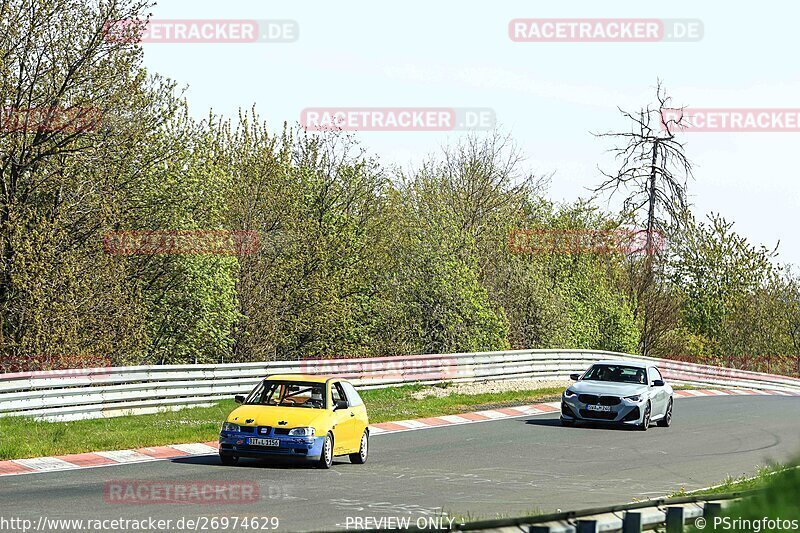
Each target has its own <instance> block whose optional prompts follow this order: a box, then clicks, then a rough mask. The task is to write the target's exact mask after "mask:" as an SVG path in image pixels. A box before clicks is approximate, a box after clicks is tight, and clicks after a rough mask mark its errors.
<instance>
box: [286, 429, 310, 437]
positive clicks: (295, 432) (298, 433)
mask: <svg viewBox="0 0 800 533" xmlns="http://www.w3.org/2000/svg"><path fill="white" fill-rule="evenodd" d="M289 435H291V436H292V437H313V436H314V428H294V429H290V430H289Z"/></svg>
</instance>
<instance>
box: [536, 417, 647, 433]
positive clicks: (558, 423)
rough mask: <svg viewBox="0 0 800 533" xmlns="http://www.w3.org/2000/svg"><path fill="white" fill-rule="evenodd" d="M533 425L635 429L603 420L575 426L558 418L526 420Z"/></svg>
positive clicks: (561, 427)
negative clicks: (568, 424) (606, 422)
mask: <svg viewBox="0 0 800 533" xmlns="http://www.w3.org/2000/svg"><path fill="white" fill-rule="evenodd" d="M525 423H526V424H528V425H531V426H542V427H554V428H559V429H563V430H564V431H570V430H576V429H605V430H607V431H633V430H634V429H635V428H634V427H633V426H620V425H615V424H603V423H602V422H578V423H577V424H575V425H574V426H569V427H568V426H564V425H562V424H561V420H559V419H558V418H530V419H528V420H526V421H525Z"/></svg>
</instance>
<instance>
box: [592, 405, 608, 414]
mask: <svg viewBox="0 0 800 533" xmlns="http://www.w3.org/2000/svg"><path fill="white" fill-rule="evenodd" d="M586 409H588V410H589V411H601V412H604V413H608V412H610V411H611V406H610V405H587V406H586Z"/></svg>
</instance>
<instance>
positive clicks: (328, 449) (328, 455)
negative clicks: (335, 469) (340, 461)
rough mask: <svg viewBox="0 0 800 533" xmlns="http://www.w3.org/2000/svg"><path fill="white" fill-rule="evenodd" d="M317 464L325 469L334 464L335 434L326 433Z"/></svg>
mask: <svg viewBox="0 0 800 533" xmlns="http://www.w3.org/2000/svg"><path fill="white" fill-rule="evenodd" d="M317 466H319V467H320V468H322V469H324V470H327V469H329V468H330V467H331V466H333V435H331V434H330V433H328V434H327V435H325V442H323V443H322V451H321V452H320V454H319V463H317Z"/></svg>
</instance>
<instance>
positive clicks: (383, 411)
mask: <svg viewBox="0 0 800 533" xmlns="http://www.w3.org/2000/svg"><path fill="white" fill-rule="evenodd" d="M442 387H445V388H446V387H447V385H442ZM423 388H424V387H422V386H406V387H397V388H392V389H376V390H368V391H363V392H362V394H361V395H362V397H363V398H364V402H365V403H366V405H367V409H368V412H369V417H370V422H371V423H373V424H375V423H379V422H389V421H392V420H403V419H408V418H422V417H428V416H440V415H449V414H458V413H464V412H469V411H476V410H482V409H493V408H497V407H506V406H514V405H525V404H529V403H536V402H543V401H554V400H557V399H558V398H559V397H560V395H561V392H562V391H561V389H559V388H549V389H536V390H521V391H508V392H501V393H487V394H450V395H447V396H443V397H434V396H431V397H426V398H422V399H417V398H415V397H414V393H418V392H419V391H421V390H422V389H423ZM235 407H236V404H235V403H234V402H233V400H226V401H223V402H219V403H218V404H216V405H214V406H212V407H194V408H189V409H182V410H180V411H165V412H162V413H157V414H152V415H139V416H122V417H117V418H107V419H97V420H76V421H73V422H42V421H35V420H32V419H29V418H19V417H6V418H0V460H4V459H24V458H28V457H42V456H53V455H67V454H72V453H82V452H90V451H102V450H120V449H128V448H142V447H145V446H159V445H165V444H183V443H191V442H207V441H213V440H216V439H217V437H218V436H219V428H220V426H221V425H222V422H223V421H224V420H225V418H226V417H227V416H228V413H230V412H231V411H232V410H233V409H234V408H235Z"/></svg>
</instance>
